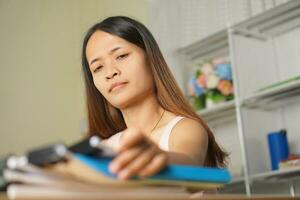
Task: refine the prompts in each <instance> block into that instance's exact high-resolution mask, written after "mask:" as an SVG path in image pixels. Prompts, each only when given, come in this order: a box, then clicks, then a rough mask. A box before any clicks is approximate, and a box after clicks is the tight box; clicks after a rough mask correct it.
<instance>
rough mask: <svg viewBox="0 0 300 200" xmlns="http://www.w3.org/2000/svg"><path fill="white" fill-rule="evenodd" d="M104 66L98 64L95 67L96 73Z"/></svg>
mask: <svg viewBox="0 0 300 200" xmlns="http://www.w3.org/2000/svg"><path fill="white" fill-rule="evenodd" d="M101 68H102V65H100V66H98V67H96V68H95V69H94V71H93V72H94V73H96V72H98V71H99V70H100V69H101Z"/></svg>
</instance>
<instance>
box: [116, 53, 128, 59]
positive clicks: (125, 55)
mask: <svg viewBox="0 0 300 200" xmlns="http://www.w3.org/2000/svg"><path fill="white" fill-rule="evenodd" d="M128 55H129V53H126V54H122V55H120V56H118V57H117V60H122V59H124V58H126V57H127V56H128Z"/></svg>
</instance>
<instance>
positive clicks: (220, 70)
mask: <svg viewBox="0 0 300 200" xmlns="http://www.w3.org/2000/svg"><path fill="white" fill-rule="evenodd" d="M216 71H217V74H218V76H219V77H220V79H224V80H230V81H231V80H232V71H231V65H230V63H222V64H218V65H217V68H216Z"/></svg>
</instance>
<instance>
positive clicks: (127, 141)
mask: <svg viewBox="0 0 300 200" xmlns="http://www.w3.org/2000/svg"><path fill="white" fill-rule="evenodd" d="M146 142H147V137H146V136H145V135H144V134H142V133H141V131H139V130H138V129H135V128H130V129H126V130H125V131H124V132H123V136H122V139H121V141H120V148H119V151H120V152H122V151H124V150H126V149H129V148H131V147H134V146H136V145H139V144H143V143H145V144H147V143H146Z"/></svg>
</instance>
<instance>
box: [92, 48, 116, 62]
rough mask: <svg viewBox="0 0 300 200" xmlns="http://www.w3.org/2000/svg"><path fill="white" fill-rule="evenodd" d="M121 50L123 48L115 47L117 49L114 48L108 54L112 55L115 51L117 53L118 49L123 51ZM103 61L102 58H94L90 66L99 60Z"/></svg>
mask: <svg viewBox="0 0 300 200" xmlns="http://www.w3.org/2000/svg"><path fill="white" fill-rule="evenodd" d="M121 48H122V47H121V46H118V47H115V48H113V49H112V50H110V51H109V53H108V54H112V53H113V52H115V51H117V50H118V49H121ZM101 59H102V58H101V57H97V58H94V59H93V60H92V61H91V63H90V65H92V64H93V63H94V62H96V61H98V60H101Z"/></svg>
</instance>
